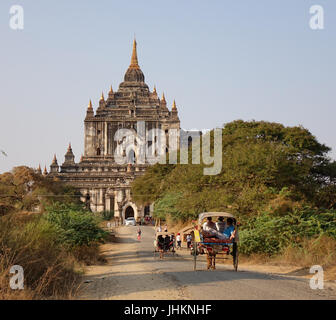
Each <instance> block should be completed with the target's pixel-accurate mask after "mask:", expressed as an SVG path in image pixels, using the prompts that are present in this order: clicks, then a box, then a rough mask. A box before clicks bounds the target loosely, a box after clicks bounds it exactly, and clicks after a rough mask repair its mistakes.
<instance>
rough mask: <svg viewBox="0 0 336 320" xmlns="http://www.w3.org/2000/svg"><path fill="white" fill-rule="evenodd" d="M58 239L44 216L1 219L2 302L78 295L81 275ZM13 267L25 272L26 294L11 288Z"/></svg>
mask: <svg viewBox="0 0 336 320" xmlns="http://www.w3.org/2000/svg"><path fill="white" fill-rule="evenodd" d="M27 220H28V221H27ZM58 237H59V232H58V231H57V229H56V228H55V227H54V226H53V225H52V224H50V223H49V222H47V221H46V220H45V219H43V218H42V217H41V216H33V217H30V218H29V219H28V218H27V217H25V218H24V219H22V218H21V217H20V216H19V215H17V214H13V215H10V216H5V217H1V219H0V299H41V298H43V297H50V296H52V297H53V298H60V297H67V298H69V296H71V295H73V294H74V292H75V290H76V288H77V285H76V283H77V281H78V280H79V274H78V273H76V272H75V271H74V268H75V260H74V258H73V257H72V256H71V255H70V254H69V253H68V252H67V251H66V250H65V249H64V248H63V247H62V246H61V245H60V244H59V241H58ZM13 265H20V266H22V267H23V269H24V286H25V290H22V291H21V290H17V291H14V290H12V289H10V288H9V285H8V284H9V279H10V273H9V270H10V268H11V267H12V266H13Z"/></svg>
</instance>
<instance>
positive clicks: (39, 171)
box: [37, 164, 42, 173]
mask: <svg viewBox="0 0 336 320" xmlns="http://www.w3.org/2000/svg"><path fill="white" fill-rule="evenodd" d="M37 172H38V173H42V170H41V165H40V164H39V166H38V168H37Z"/></svg>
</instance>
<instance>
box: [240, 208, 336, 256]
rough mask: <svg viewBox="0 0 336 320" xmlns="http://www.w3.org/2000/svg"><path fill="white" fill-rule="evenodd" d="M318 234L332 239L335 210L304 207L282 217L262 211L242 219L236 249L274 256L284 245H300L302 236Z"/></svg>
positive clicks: (313, 236)
mask: <svg viewBox="0 0 336 320" xmlns="http://www.w3.org/2000/svg"><path fill="white" fill-rule="evenodd" d="M321 236H327V237H330V238H334V239H336V211H331V210H329V211H322V212H317V211H316V210H314V209H310V208H304V209H301V210H294V212H293V213H288V214H287V215H285V216H284V215H282V216H274V215H272V214H269V213H268V212H264V213H262V214H261V215H259V216H257V217H252V218H249V219H247V220H246V221H245V223H244V225H243V226H242V228H241V230H240V251H241V252H242V253H245V254H248V255H249V254H252V253H266V254H269V255H275V254H278V253H281V252H283V250H284V249H285V248H287V247H288V246H294V247H295V246H296V247H299V246H301V244H302V242H303V241H304V239H311V238H319V237H321Z"/></svg>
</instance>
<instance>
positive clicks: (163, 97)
mask: <svg viewBox="0 0 336 320" xmlns="http://www.w3.org/2000/svg"><path fill="white" fill-rule="evenodd" d="M161 102H164V103H166V98H165V95H164V92H163V93H162V98H161Z"/></svg>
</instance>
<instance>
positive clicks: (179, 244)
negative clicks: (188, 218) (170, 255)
mask: <svg viewBox="0 0 336 320" xmlns="http://www.w3.org/2000/svg"><path fill="white" fill-rule="evenodd" d="M176 242H177V246H176V250H177V249H181V248H182V247H181V242H182V241H181V235H180V233H178V234H177V236H176Z"/></svg>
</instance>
